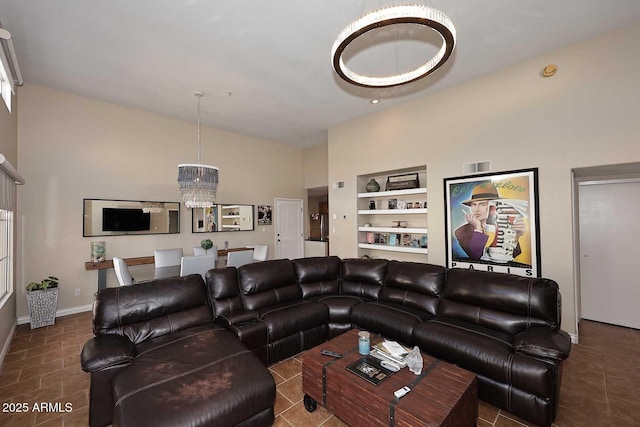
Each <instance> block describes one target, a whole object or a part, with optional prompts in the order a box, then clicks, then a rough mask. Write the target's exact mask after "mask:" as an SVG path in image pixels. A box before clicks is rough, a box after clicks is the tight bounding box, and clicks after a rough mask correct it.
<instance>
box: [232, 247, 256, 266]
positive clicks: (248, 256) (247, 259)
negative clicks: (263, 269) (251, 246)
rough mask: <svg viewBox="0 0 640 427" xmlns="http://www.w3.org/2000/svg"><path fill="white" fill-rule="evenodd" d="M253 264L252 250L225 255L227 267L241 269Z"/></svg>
mask: <svg viewBox="0 0 640 427" xmlns="http://www.w3.org/2000/svg"><path fill="white" fill-rule="evenodd" d="M252 262H253V250H246V251H233V252H229V253H228V254H227V267H241V266H243V265H245V264H251V263H252Z"/></svg>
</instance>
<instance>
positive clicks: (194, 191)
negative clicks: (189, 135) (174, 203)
mask: <svg viewBox="0 0 640 427" xmlns="http://www.w3.org/2000/svg"><path fill="white" fill-rule="evenodd" d="M195 96H196V97H197V98H198V163H183V164H180V165H178V185H179V186H180V193H181V194H182V201H183V202H184V205H185V206H186V207H187V208H209V207H211V206H213V204H214V202H215V198H216V190H217V188H218V168H217V167H215V166H208V165H203V164H201V163H200V99H201V98H202V97H203V96H204V93H202V92H196V93H195Z"/></svg>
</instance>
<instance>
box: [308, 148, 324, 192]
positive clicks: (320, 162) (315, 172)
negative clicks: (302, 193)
mask: <svg viewBox="0 0 640 427" xmlns="http://www.w3.org/2000/svg"><path fill="white" fill-rule="evenodd" d="M302 158H303V161H304V188H317V187H326V186H327V185H329V184H328V182H329V152H328V145H327V144H317V145H314V146H313V147H309V148H307V149H306V150H304V153H303V157H302Z"/></svg>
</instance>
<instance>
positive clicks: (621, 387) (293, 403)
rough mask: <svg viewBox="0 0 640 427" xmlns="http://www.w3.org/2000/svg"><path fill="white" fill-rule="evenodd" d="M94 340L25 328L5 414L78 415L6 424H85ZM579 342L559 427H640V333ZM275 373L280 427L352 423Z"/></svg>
mask: <svg viewBox="0 0 640 427" xmlns="http://www.w3.org/2000/svg"><path fill="white" fill-rule="evenodd" d="M92 336H93V335H92V333H91V314H90V313H82V314H76V315H71V316H66V317H61V318H58V319H57V320H56V324H55V325H53V326H49V327H46V328H40V329H35V330H31V329H30V328H29V325H20V326H18V328H17V330H16V334H15V337H14V338H13V340H12V341H11V345H10V347H9V350H8V352H7V355H6V356H5V359H4V363H3V365H2V368H1V370H0V402H1V403H2V405H3V409H5V410H9V409H11V407H10V406H8V405H9V404H10V403H15V402H28V403H29V406H30V407H32V406H33V404H34V402H54V403H55V402H60V403H61V404H63V405H64V403H67V402H68V403H70V404H71V406H72V410H71V411H70V412H55V411H54V412H46V411H43V412H33V411H32V410H31V411H29V412H27V413H7V412H0V426H20V427H27V426H36V425H37V426H47V427H48V426H64V427H68V426H86V425H87V420H88V404H89V400H88V397H89V396H88V393H89V375H88V374H86V373H84V372H82V370H81V369H80V358H79V355H80V351H81V349H82V345H83V344H84V342H85V341H86V340H87V339H89V338H91V337H92ZM580 340H581V343H580V344H579V345H574V346H573V348H572V351H571V356H570V357H569V359H568V360H567V361H566V362H565V364H564V373H563V379H562V388H561V392H560V407H559V410H558V415H557V417H556V422H555V424H554V425H555V426H558V427H573V426H585V427H592V426H594V427H596V426H620V427H640V330H634V329H628V328H620V327H615V326H611V325H606V324H601V323H596V322H591V321H581V322H580ZM270 371H271V373H272V375H273V378H274V379H275V382H276V384H277V397H276V404H275V412H276V422H275V424H274V425H275V426H284V427H291V426H296V427H309V426H323V427H337V426H345V424H344V423H343V422H342V421H341V420H340V419H339V418H337V417H335V416H333V415H332V414H330V413H329V412H327V411H326V410H324V409H323V408H322V407H320V406H318V409H317V410H316V411H315V412H313V413H308V412H307V411H306V410H305V409H304V405H303V404H302V396H303V394H302V377H301V373H300V371H301V362H300V360H299V358H297V357H293V358H290V359H288V360H285V361H282V362H280V363H278V364H275V365H273V366H271V367H270ZM13 409H15V406H14V408H13ZM53 409H58V408H53ZM59 409H62V410H64V409H65V408H64V406H62V407H61V408H59ZM522 425H527V424H526V423H525V422H523V421H522V420H519V419H518V418H516V417H514V416H512V415H511V414H509V413H506V412H505V411H502V410H499V409H496V408H494V407H492V406H491V405H488V404H486V403H484V402H480V404H479V418H478V427H487V426H496V427H507V426H522Z"/></svg>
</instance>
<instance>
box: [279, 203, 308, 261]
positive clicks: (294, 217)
mask: <svg viewBox="0 0 640 427" xmlns="http://www.w3.org/2000/svg"><path fill="white" fill-rule="evenodd" d="M302 210H303V205H302V200H298V199H275V210H274V219H275V222H276V228H275V232H276V236H275V237H276V259H282V258H289V259H296V258H302V257H303V256H304V235H303V231H304V230H303V224H304V222H303V216H302V214H303V211H302Z"/></svg>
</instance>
